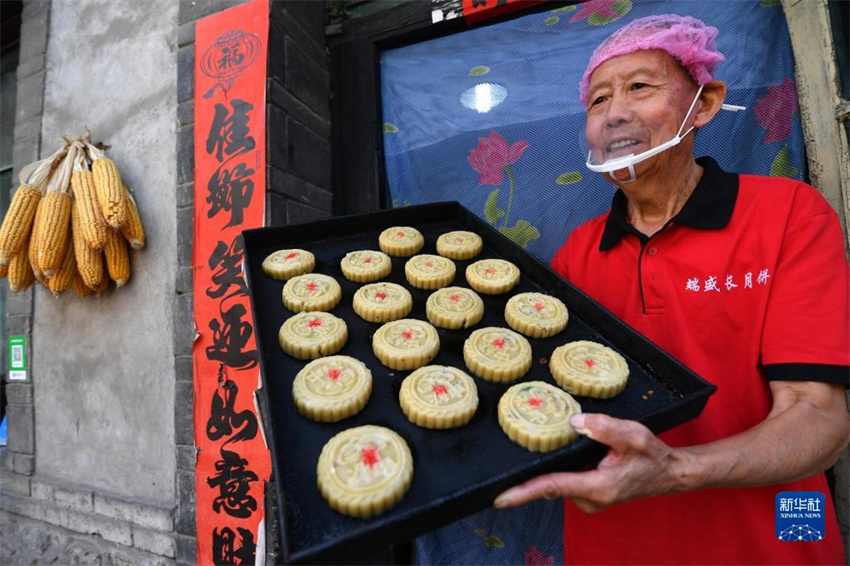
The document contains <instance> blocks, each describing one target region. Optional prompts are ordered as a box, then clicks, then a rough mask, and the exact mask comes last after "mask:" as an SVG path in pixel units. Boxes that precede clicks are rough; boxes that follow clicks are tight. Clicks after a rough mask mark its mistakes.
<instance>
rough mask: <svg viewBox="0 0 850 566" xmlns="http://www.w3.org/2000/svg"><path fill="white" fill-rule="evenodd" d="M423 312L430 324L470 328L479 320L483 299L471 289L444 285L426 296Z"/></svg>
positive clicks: (482, 309) (441, 326) (449, 327)
mask: <svg viewBox="0 0 850 566" xmlns="http://www.w3.org/2000/svg"><path fill="white" fill-rule="evenodd" d="M425 314H426V315H427V317H428V320H429V321H430V322H431V324H433V325H434V326H438V327H440V328H448V329H450V330H456V329H458V328H470V327H472V326H475V325H476V324H478V323H479V322H481V318H482V317H483V316H484V301H483V300H481V297H479V296H478V294H477V293H476V292H475V291H473V290H472V289H467V288H466V287H445V288H443V289H439V290H437V291H434V292H433V293H431V295H430V296H429V297H428V301H427V302H426V303H425Z"/></svg>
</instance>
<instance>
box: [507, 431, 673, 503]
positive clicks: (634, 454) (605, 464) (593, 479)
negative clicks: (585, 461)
mask: <svg viewBox="0 0 850 566" xmlns="http://www.w3.org/2000/svg"><path fill="white" fill-rule="evenodd" d="M570 424H571V425H572V427H573V428H574V429H575V430H576V431H577V432H579V433H580V434H583V435H585V436H587V437H588V438H592V439H593V440H595V441H597V442H601V443H602V444H606V445H608V446H610V447H611V449H610V450H609V451H608V454H607V455H606V456H605V458H603V459H602V461H601V462H599V466H598V467H597V468H596V469H595V470H592V471H588V472H576V473H555V474H548V475H545V476H539V477H536V478H534V479H532V480H529V481H527V482H526V483H524V484H522V485H519V486H517V487H514V488H511V489H509V490H507V491H506V492H504V493H502V494H501V495H500V496H499V497H497V498H496V501H495V503H494V505H495V506H496V507H499V508H502V507H512V506H514V505H522V504H523V503H527V502H529V501H532V500H534V499H541V498H545V499H556V498H561V497H565V498H567V499H571V500H572V501H573V502H574V503H575V504H576V505H577V506H578V507H579V508H580V509H582V510H583V511H585V512H587V513H595V512H597V511H600V510H602V509H604V508H605V507H609V506H611V505H614V504H616V503H622V502H624V501H628V500H630V499H635V498H638V497H647V496H650V495H660V494H665V493H672V492H675V491H679V490H680V489H681V486H680V478H681V475H682V474H683V471H682V470H683V468H684V466H683V463H684V460H685V458H686V454H685V453H684V452H680V451H677V450H675V449H673V448H670V447H669V446H667V445H666V444H664V443H663V442H661V440H659V439H658V437H656V436H655V435H654V434H652V432H651V431H650V430H649V429H648V428H646V427H645V426H643V425H642V424H640V423H638V422H635V421H626V420H620V419H615V418H613V417H609V416H607V415H602V414H579V415H575V416H573V417H572V419H570Z"/></svg>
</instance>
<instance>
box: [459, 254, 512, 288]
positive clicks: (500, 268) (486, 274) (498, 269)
mask: <svg viewBox="0 0 850 566" xmlns="http://www.w3.org/2000/svg"><path fill="white" fill-rule="evenodd" d="M519 277H520V273H519V268H518V267H517V266H516V265H514V264H512V263H511V262H509V261H505V260H503V259H482V260H480V261H476V262H475V263H473V264H471V265H469V266H468V267H467V268H466V281H467V282H468V283H469V286H470V287H472V288H473V289H475V290H476V291H478V292H479V293H484V294H486V295H500V294H502V293H507V292H508V291H510V290H511V289H513V288H514V287H516V286H517V284H518V283H519Z"/></svg>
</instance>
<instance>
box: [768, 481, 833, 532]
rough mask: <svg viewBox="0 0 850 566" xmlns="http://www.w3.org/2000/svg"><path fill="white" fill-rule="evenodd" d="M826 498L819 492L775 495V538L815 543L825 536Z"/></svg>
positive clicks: (792, 492)
mask: <svg viewBox="0 0 850 566" xmlns="http://www.w3.org/2000/svg"><path fill="white" fill-rule="evenodd" d="M825 507H826V498H825V497H824V496H823V493H821V492H819V491H782V492H780V493H778V494H776V538H778V539H779V540H781V541H785V542H817V541H819V540H823V538H824V537H825V536H826V511H825Z"/></svg>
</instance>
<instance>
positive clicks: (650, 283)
mask: <svg viewBox="0 0 850 566" xmlns="http://www.w3.org/2000/svg"><path fill="white" fill-rule="evenodd" d="M657 257H658V247H657V246H655V245H651V244H650V245H649V246H647V248H646V256H645V257H644V264H643V274H642V275H643V277H642V279H643V281H642V284H643V288H644V301H645V302H646V308H647V309H652V310H655V311H656V312H657V311H658V309H663V308H664V303H663V301H662V297H661V296H660V294H659V292H658V287H657V284H656V282H655V272H656V271H657V269H656V265H655V263H656V261H658V260H657V259H656V258H657Z"/></svg>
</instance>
